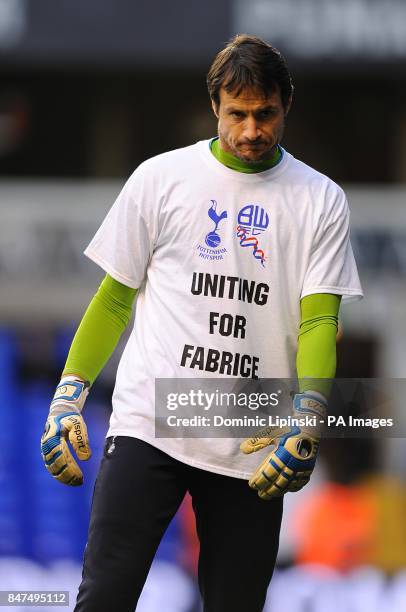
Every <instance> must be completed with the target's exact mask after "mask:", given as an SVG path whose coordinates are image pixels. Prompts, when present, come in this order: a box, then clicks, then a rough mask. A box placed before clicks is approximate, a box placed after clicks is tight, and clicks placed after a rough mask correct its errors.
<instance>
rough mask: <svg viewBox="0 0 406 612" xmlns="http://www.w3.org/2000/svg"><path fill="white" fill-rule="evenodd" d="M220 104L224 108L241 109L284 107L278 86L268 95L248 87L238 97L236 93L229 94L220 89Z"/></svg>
mask: <svg viewBox="0 0 406 612" xmlns="http://www.w3.org/2000/svg"><path fill="white" fill-rule="evenodd" d="M220 104H221V105H222V106H233V107H239V108H242V107H244V108H248V107H249V108H260V107H264V106H282V99H281V94H280V90H279V87H278V86H277V85H276V86H275V88H274V89H273V90H272V91H271V92H269V93H267V94H265V93H264V92H263V91H262V90H259V89H254V88H250V87H246V88H244V89H243V90H242V91H241V92H240V93H239V94H238V95H236V92H228V91H226V90H225V89H224V87H222V88H221V89H220Z"/></svg>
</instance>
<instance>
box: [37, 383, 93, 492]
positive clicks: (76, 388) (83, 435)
mask: <svg viewBox="0 0 406 612" xmlns="http://www.w3.org/2000/svg"><path fill="white" fill-rule="evenodd" d="M89 386H90V385H89V383H88V382H84V381H83V380H81V379H80V378H77V377H75V376H64V377H63V378H62V379H61V382H60V383H59V385H58V386H57V388H56V391H55V395H54V398H53V400H52V402H51V407H50V411H49V415H48V418H47V421H46V423H45V430H44V433H43V435H42V438H41V454H42V458H43V459H44V462H45V467H46V468H47V470H48V472H49V473H50V474H51V475H52V476H53V477H54V478H56V479H57V480H59V482H62V483H64V484H67V485H71V486H74V487H75V486H78V485H81V484H82V483H83V474H82V472H81V470H80V468H79V466H78V464H77V463H76V461H75V459H74V458H73V456H72V454H71V451H70V449H69V446H68V443H67V440H68V439H69V442H70V443H71V444H72V446H73V448H74V450H75V452H76V455H77V456H78V458H79V459H80V460H81V461H86V460H87V459H89V458H90V456H91V450H90V448H89V440H88V436H87V429H86V424H85V422H84V420H83V418H82V416H81V414H80V413H81V410H82V408H83V405H84V403H85V400H86V397H87V395H88V393H89Z"/></svg>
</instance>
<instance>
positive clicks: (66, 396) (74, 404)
mask: <svg viewBox="0 0 406 612" xmlns="http://www.w3.org/2000/svg"><path fill="white" fill-rule="evenodd" d="M89 388H90V383H89V381H86V380H82V379H81V378H80V377H78V376H74V375H72V374H69V375H66V376H62V378H61V380H60V382H59V384H58V386H57V388H56V390H55V394H54V397H53V399H52V402H51V409H50V412H51V413H59V414H60V413H61V411H62V410H66V409H68V410H69V409H71V410H72V411H73V412H77V413H79V414H80V413H81V411H82V409H83V405H84V403H85V401H86V398H87V396H88V394H89Z"/></svg>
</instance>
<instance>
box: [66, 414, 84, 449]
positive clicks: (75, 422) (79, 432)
mask: <svg viewBox="0 0 406 612" xmlns="http://www.w3.org/2000/svg"><path fill="white" fill-rule="evenodd" d="M69 420H70V421H71V422H72V423H73V430H74V432H75V435H76V441H77V443H78V447H79V448H85V446H86V445H85V443H84V441H83V436H82V430H81V427H80V421H79V420H78V419H76V418H75V417H69Z"/></svg>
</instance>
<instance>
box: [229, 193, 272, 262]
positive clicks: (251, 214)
mask: <svg viewBox="0 0 406 612" xmlns="http://www.w3.org/2000/svg"><path fill="white" fill-rule="evenodd" d="M237 222H238V225H237V228H236V230H237V234H236V236H237V238H238V239H239V241H240V246H241V247H248V248H250V249H251V253H252V256H253V257H254V258H255V259H258V261H259V262H260V263H261V266H262V267H265V261H266V255H265V252H264V251H263V249H261V247H260V241H259V239H258V236H260V235H261V234H262V233H263V232H264V231H265V230H266V229H267V228H268V225H269V215H268V213H267V212H266V210H265V209H264V208H262V207H261V206H258V204H247V205H246V206H244V207H243V208H241V210H240V212H239V213H238V218H237Z"/></svg>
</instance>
